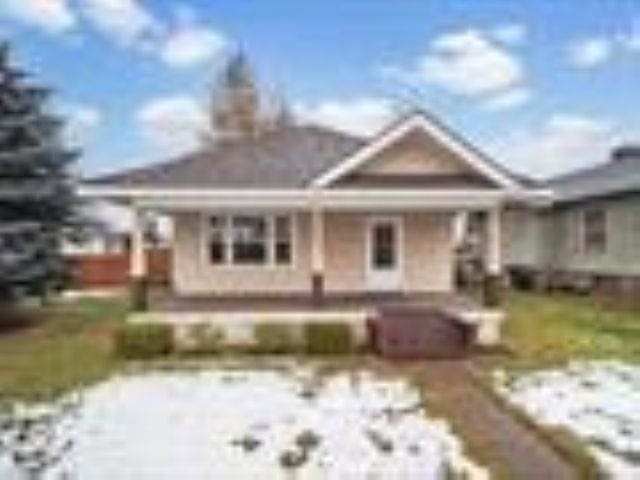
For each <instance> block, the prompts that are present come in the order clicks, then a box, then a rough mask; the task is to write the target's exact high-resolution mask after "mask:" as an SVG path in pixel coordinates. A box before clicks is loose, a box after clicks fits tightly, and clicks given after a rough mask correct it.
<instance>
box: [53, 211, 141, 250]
mask: <svg viewBox="0 0 640 480" xmlns="http://www.w3.org/2000/svg"><path fill="white" fill-rule="evenodd" d="M81 214H82V217H83V221H84V222H85V223H86V225H85V227H84V229H83V232H82V235H80V236H79V238H76V239H73V240H72V239H65V240H64V241H63V243H62V247H61V248H62V253H63V254H64V255H67V256H81V255H82V256H84V255H111V254H124V253H126V252H128V251H129V243H130V236H131V230H132V225H133V221H132V216H131V209H129V208H128V207H125V206H122V205H116V204H114V203H112V202H107V201H101V200H96V201H91V202H88V203H87V204H86V205H84V206H83V208H82V212H81Z"/></svg>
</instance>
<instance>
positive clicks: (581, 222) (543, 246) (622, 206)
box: [505, 146, 640, 297]
mask: <svg viewBox="0 0 640 480" xmlns="http://www.w3.org/2000/svg"><path fill="white" fill-rule="evenodd" d="M542 186H543V187H544V188H548V189H550V190H552V192H553V201H552V202H550V203H549V204H548V205H545V206H543V207H541V208H536V209H526V208H524V209H523V208H519V209H512V210H510V211H509V212H507V213H506V216H505V240H506V245H507V248H506V251H505V257H506V258H505V263H506V265H507V267H508V269H509V271H510V272H511V276H512V278H513V280H514V281H515V282H516V283H520V284H523V286H527V285H529V286H533V284H539V285H540V286H545V287H548V286H551V287H563V288H574V289H581V290H592V289H598V290H604V291H609V292H610V293H616V294H618V293H623V294H624V293H625V292H627V293H628V294H630V295H631V296H635V297H637V295H638V293H640V147H638V146H623V147H620V148H617V149H615V150H614V151H613V152H612V154H611V158H610V159H609V160H608V161H606V162H604V163H600V164H598V165H595V166H592V167H589V168H585V169H582V170H579V171H576V172H572V173H569V174H565V175H561V176H558V177H555V178H552V179H550V180H548V181H546V182H544V183H543V184H542Z"/></svg>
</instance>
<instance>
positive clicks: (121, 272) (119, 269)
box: [71, 249, 171, 288]
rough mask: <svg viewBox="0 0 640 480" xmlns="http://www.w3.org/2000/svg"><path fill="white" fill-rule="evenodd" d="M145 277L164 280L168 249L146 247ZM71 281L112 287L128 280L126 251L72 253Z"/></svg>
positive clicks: (152, 279)
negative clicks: (147, 274) (91, 253)
mask: <svg viewBox="0 0 640 480" xmlns="http://www.w3.org/2000/svg"><path fill="white" fill-rule="evenodd" d="M146 254H147V268H148V272H149V280H150V281H151V282H153V283H168V282H169V278H170V268H171V251H170V250H169V249H155V250H147V252H146ZM71 261H72V263H73V278H74V284H75V285H76V286H78V287H80V288H91V287H114V286H119V285H126V283H127V282H128V281H129V254H128V253H109V254H101V255H74V256H73V257H71Z"/></svg>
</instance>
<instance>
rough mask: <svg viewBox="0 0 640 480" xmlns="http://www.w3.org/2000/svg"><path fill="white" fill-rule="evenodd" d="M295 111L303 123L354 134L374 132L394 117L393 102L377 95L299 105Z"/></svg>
mask: <svg viewBox="0 0 640 480" xmlns="http://www.w3.org/2000/svg"><path fill="white" fill-rule="evenodd" d="M294 110H295V113H296V116H297V117H298V118H299V119H300V120H301V121H302V122H304V123H312V124H317V125H324V126H328V127H331V128H335V129H338V130H342V131H345V132H348V133H351V134H354V135H371V134H373V133H375V132H376V131H377V130H379V129H380V128H382V127H384V126H385V125H386V124H387V123H388V122H389V121H390V120H391V119H392V118H393V116H394V108H393V105H392V103H391V102H390V101H388V100H386V99H383V98H375V97H362V98H355V99H344V100H340V99H332V100H325V101H322V102H318V103H315V104H306V105H305V104H299V105H296V106H295V108H294Z"/></svg>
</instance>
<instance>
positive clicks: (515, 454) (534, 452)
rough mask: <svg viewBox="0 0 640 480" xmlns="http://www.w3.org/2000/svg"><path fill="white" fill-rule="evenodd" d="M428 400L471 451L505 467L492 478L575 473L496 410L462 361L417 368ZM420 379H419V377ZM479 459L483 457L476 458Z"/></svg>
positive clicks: (560, 479) (538, 478) (541, 479)
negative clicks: (445, 418)
mask: <svg viewBox="0 0 640 480" xmlns="http://www.w3.org/2000/svg"><path fill="white" fill-rule="evenodd" d="M416 373H417V377H418V380H419V381H424V382H425V384H424V391H425V392H426V397H427V402H428V403H429V404H430V405H431V406H432V407H433V408H434V410H435V413H442V414H443V415H445V416H446V417H447V418H448V419H449V421H450V422H451V424H452V426H453V428H454V429H455V430H456V432H457V433H459V434H461V435H462V436H463V437H464V438H465V439H466V441H467V445H468V446H469V448H470V450H471V453H472V454H473V453H477V454H479V455H478V456H482V457H485V459H486V460H488V461H489V462H490V463H491V464H492V465H491V466H492V467H494V464H498V465H502V466H503V468H504V469H505V471H501V472H494V473H498V475H496V477H497V478H505V477H506V478H514V479H517V480H564V479H575V478H578V474H577V471H576V470H575V469H574V468H573V467H572V466H571V465H570V464H568V463H567V462H566V461H565V460H564V459H563V458H562V457H560V456H559V455H558V453H557V452H556V451H555V450H553V449H552V448H551V447H550V446H549V445H548V444H546V443H544V442H543V441H541V440H540V438H539V437H538V436H537V435H536V434H535V433H533V432H532V431H531V430H529V429H528V428H527V427H525V426H523V425H522V424H521V423H519V422H518V421H517V420H515V419H514V418H513V416H512V415H511V414H509V413H508V412H507V411H505V410H503V409H502V408H500V407H499V406H498V405H497V404H496V402H495V400H494V399H492V398H491V397H490V395H488V394H487V393H486V392H485V391H483V390H482V388H480V387H479V386H478V385H477V384H475V383H474V381H473V379H472V378H471V371H470V367H469V365H468V364H466V363H465V361H453V360H452V361H432V362H427V363H426V366H425V363H422V365H420V367H418V369H417V372H416ZM421 379H422V380H421ZM478 460H480V461H481V460H483V459H482V458H479V459H478Z"/></svg>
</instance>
